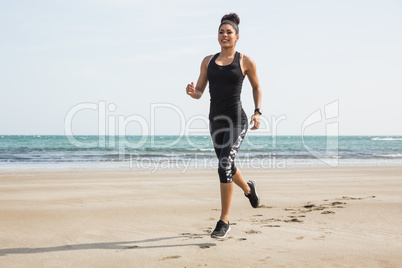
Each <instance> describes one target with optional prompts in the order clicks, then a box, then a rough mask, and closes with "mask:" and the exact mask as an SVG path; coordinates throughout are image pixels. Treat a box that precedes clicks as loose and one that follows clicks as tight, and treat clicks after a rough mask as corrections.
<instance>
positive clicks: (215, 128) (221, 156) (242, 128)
mask: <svg viewBox="0 0 402 268" xmlns="http://www.w3.org/2000/svg"><path fill="white" fill-rule="evenodd" d="M247 128H248V124H247V121H246V120H245V121H243V122H241V123H240V122H239V123H237V124H229V123H228V121H227V120H215V121H212V120H211V121H210V126H209V130H210V133H211V138H212V142H213V143H214V148H215V153H216V156H217V157H218V160H219V166H218V174H219V180H220V182H221V183H231V182H233V175H234V174H236V171H237V168H236V166H235V164H234V160H235V157H236V154H237V151H238V150H239V148H240V145H241V143H242V141H243V139H244V136H245V135H246V132H247Z"/></svg>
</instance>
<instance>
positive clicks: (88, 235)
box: [0, 167, 402, 267]
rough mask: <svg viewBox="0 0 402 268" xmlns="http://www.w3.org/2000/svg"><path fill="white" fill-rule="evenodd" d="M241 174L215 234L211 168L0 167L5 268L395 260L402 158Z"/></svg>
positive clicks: (401, 243)
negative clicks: (251, 189)
mask: <svg viewBox="0 0 402 268" xmlns="http://www.w3.org/2000/svg"><path fill="white" fill-rule="evenodd" d="M242 173H243V175H244V176H245V178H246V179H253V180H255V181H256V183H257V187H258V188H257V190H258V192H259V194H260V196H261V200H262V201H261V206H260V207H259V208H257V209H253V208H252V207H251V206H250V204H249V202H248V200H247V199H246V198H245V197H244V196H243V193H242V192H241V190H240V189H238V188H236V189H235V193H234V197H233V203H232V208H231V224H232V225H231V227H232V230H231V231H230V233H229V234H228V236H227V237H226V238H225V239H213V238H211V237H210V235H209V233H210V232H211V229H213V228H214V227H215V224H216V221H217V220H218V217H219V208H220V199H219V198H220V197H219V182H218V179H217V174H216V171H215V170H210V169H197V170H188V171H186V172H185V173H181V170H175V169H171V170H158V171H157V172H156V173H154V174H152V173H151V171H150V170H133V169H132V170H129V169H127V170H71V171H12V172H11V171H6V172H4V171H3V172H2V173H1V174H0V230H1V233H0V267H402V254H401V252H402V167H338V168H324V167H323V168H286V169H247V170H246V169H244V170H242Z"/></svg>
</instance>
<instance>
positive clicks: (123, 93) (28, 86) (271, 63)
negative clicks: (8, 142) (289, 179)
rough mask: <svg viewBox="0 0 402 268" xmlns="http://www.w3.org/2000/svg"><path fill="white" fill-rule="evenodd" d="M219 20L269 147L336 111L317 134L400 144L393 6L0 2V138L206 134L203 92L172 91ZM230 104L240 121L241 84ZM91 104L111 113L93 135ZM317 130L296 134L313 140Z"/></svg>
mask: <svg viewBox="0 0 402 268" xmlns="http://www.w3.org/2000/svg"><path fill="white" fill-rule="evenodd" d="M230 12H236V13H237V14H238V15H239V17H240V20H241V22H240V25H239V27H240V40H239V41H238V43H237V46H236V49H237V50H238V51H239V52H241V53H244V54H246V55H248V56H250V57H251V58H253V59H254V61H255V62H256V64H257V73H258V76H259V79H260V84H261V88H262V91H263V101H262V109H263V112H264V114H263V115H264V118H265V119H266V120H267V121H268V122H269V123H270V124H271V126H272V125H276V130H275V134H277V135H300V134H301V131H302V125H303V123H304V122H305V120H307V119H308V117H309V115H311V114H313V113H314V112H316V111H317V110H318V109H324V106H326V105H328V104H331V103H334V102H335V103H336V102H338V103H339V106H337V107H338V108H337V109H335V110H336V111H335V115H336V114H338V113H339V116H338V117H336V116H335V118H332V119H330V120H329V121H327V123H328V122H332V123H337V124H338V129H339V134H340V135H402V124H401V119H402V105H401V96H402V94H401V90H402V49H401V48H402V34H401V33H402V2H401V1H388V0H385V1H382V0H381V1H380V0H377V1H367V0H364V1H363V0H361V1H355V0H344V1H342V0H341V1H324V0H316V1H311V0H307V1H304V0H303V1H300V0H297V1H296V0H294V1H279V0H274V1H266V0H264V1H244V0H241V1H233V0H231V1H224V0H221V1H219V0H213V1H209V0H196V1H188V0H186V1H185V0H181V1H179V0H175V1H154V0H149V1H135V0H132V1H130V0H116V1H113V0H104V1H102V0H97V1H95V0H79V1H78V0H47V1H38V0H31V1H20V0H13V1H7V0H0V93H1V97H0V135H11V134H16V135H22V134H24V135H47V134H48V135H50V134H52V135H63V134H64V133H65V118H66V116H67V119H68V118H70V119H71V118H72V119H71V122H72V133H73V134H92V135H96V134H98V129H99V128H101V129H103V130H101V132H100V134H102V133H105V134H120V135H123V134H126V135H129V134H141V133H148V134H152V133H154V134H173V135H177V134H180V133H181V131H183V129H185V128H194V127H199V128H203V130H202V131H200V132H203V131H204V132H205V133H207V128H206V123H203V120H204V121H205V119H206V118H207V116H208V111H209V92H208V88H207V89H206V91H205V93H204V96H203V97H202V98H201V99H200V100H194V99H191V98H190V97H189V96H187V95H186V94H185V87H186V85H187V83H189V82H192V81H194V82H196V81H197V79H198V75H199V68H200V64H201V61H202V59H203V58H204V57H205V56H207V55H210V54H214V53H217V52H219V51H220V47H219V44H218V41H217V33H218V26H219V23H220V19H221V17H222V16H223V15H224V14H227V13H230ZM242 101H243V107H244V109H245V111H246V113H247V115H248V116H251V114H252V112H253V110H254V103H253V99H252V91H251V87H250V84H249V82H248V80H247V78H246V79H245V81H244V87H243V93H242ZM83 103H87V104H83ZM104 104H105V105H106V106H108V105H109V104H112V105H111V106H110V108H115V109H110V110H111V111H110V110H107V109H106V113H104V112H103V114H104V115H105V114H106V117H104V118H106V121H105V119H102V117H101V119H100V120H98V117H99V115H98V114H99V113H100V114H102V109H103V108H102V107H104V106H103V105H104ZM91 105H92V106H91ZM158 105H159V106H158ZM161 105H162V106H163V107H162V106H161ZM112 106H114V107H112ZM74 107H75V108H74ZM78 107H87V108H90V107H92V108H94V107H95V108H96V109H97V110H91V109H85V110H79V109H78ZM152 107H154V108H155V107H158V108H155V109H154V117H153V118H154V119H152V118H151V110H152ZM335 108H336V107H335ZM71 109H73V110H74V109H77V113H76V114H75V116H73V117H72V116H71V115H72V113H71V112H70V113H69V111H71ZM331 109H334V106H333V105H332V106H331ZM119 117H120V119H121V120H122V121H120V122H119ZM327 117H328V116H327ZM273 118H277V120H278V118H279V119H281V120H279V122H277V123H276V124H275V123H273ZM113 120H114V121H116V127H112V124H111V122H113ZM98 121H101V123H100V125H99V122H98ZM124 121H125V122H124ZM129 122H130V123H129ZM325 123H326V122H324V121H322V122H318V123H316V124H314V125H311V126H309V128H308V129H305V134H309V135H322V134H325V131H326V124H325ZM125 124H126V125H127V128H125ZM105 126H106V127H107V128H108V129H107V130H104V129H105ZM140 126H142V127H143V128H146V130H144V129H142V128H141V127H140ZM265 126H266V125H265ZM109 129H110V130H109ZM112 132H114V133H112ZM123 132H124V133H123ZM271 132H272V131H271ZM256 133H257V132H256ZM259 133H260V134H264V133H265V134H267V133H268V134H270V131H269V129H265V130H264V129H262V130H261V131H260V132H259ZM200 134H202V133H200Z"/></svg>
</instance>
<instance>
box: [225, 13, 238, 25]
mask: <svg viewBox="0 0 402 268" xmlns="http://www.w3.org/2000/svg"><path fill="white" fill-rule="evenodd" d="M225 20H230V21H233V22H234V23H236V24H237V25H239V24H240V18H239V16H237V14H236V13H230V14H226V15H225V16H223V17H222V19H221V23H222V22H224V21H225Z"/></svg>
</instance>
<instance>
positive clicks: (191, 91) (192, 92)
mask: <svg viewBox="0 0 402 268" xmlns="http://www.w3.org/2000/svg"><path fill="white" fill-rule="evenodd" d="M186 92H187V95H190V96H191V97H193V98H194V96H195V87H194V82H191V84H188V85H187V87H186Z"/></svg>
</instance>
